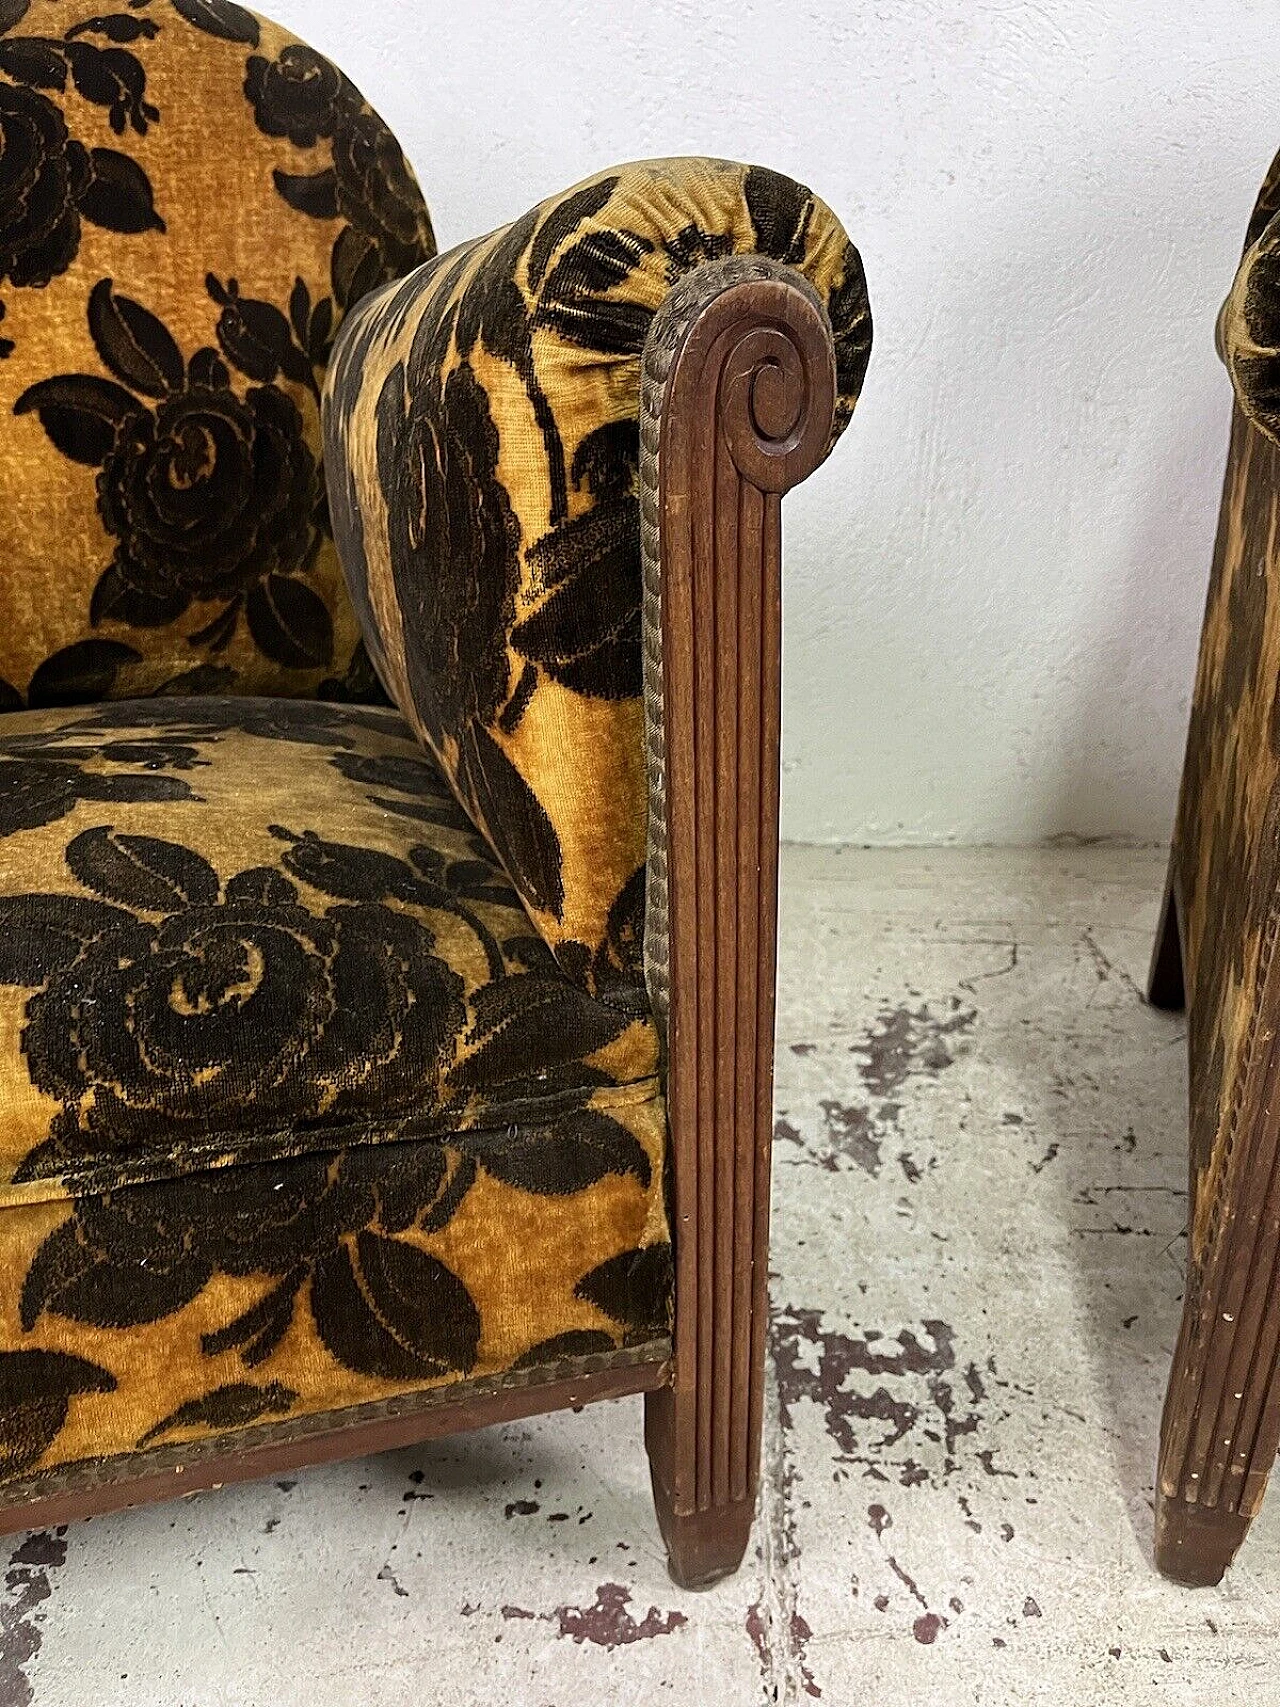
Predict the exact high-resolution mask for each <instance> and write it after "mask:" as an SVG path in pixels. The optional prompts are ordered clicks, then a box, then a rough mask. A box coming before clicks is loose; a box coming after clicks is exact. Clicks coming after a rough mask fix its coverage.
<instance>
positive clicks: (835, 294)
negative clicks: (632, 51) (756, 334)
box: [324, 159, 871, 996]
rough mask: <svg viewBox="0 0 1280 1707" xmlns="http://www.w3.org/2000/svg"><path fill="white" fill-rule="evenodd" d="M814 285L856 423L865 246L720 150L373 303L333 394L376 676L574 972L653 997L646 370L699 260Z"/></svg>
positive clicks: (334, 479)
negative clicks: (647, 938)
mask: <svg viewBox="0 0 1280 1707" xmlns="http://www.w3.org/2000/svg"><path fill="white" fill-rule="evenodd" d="M745 253H757V254H763V255H767V256H769V257H771V258H773V259H775V260H778V261H782V262H786V263H788V264H790V265H791V266H794V267H796V268H797V269H798V270H799V271H801V272H802V273H804V274H805V276H806V277H807V278H808V279H809V281H810V283H811V284H813V285H814V287H815V288H816V289H817V291H818V293H819V295H820V296H821V297H822V299H823V301H824V302H825V304H826V305H827V308H828V311H829V313H830V317H831V323H832V329H833V332H834V336H835V347H836V375H837V389H838V402H837V410H836V432H837V433H838V432H840V431H841V430H842V429H843V427H844V425H845V424H846V422H847V421H848V419H849V416H850V414H851V413H852V410H853V406H854V403H855V401H856V399H857V395H858V391H859V389H860V387H861V384H862V378H863V374H864V371H865V369H866V365H867V358H868V355H869V353H870V347H871V321H870V315H869V312H868V308H867V295H866V284H865V280H864V277H863V272H862V263H861V261H860V259H859V257H858V252H857V250H856V249H855V248H854V246H853V244H852V243H851V242H850V241H849V238H848V236H847V235H846V234H845V232H844V230H843V228H842V227H841V225H840V223H839V221H838V220H837V219H836V217H835V215H834V214H833V213H832V212H831V210H830V209H829V208H828V207H826V205H825V204H824V203H823V202H821V201H819V200H818V199H817V197H815V196H814V195H813V194H812V193H811V192H810V191H809V190H807V189H805V188H804V187H803V186H802V185H799V184H796V183H793V182H792V181H791V180H790V179H789V178H784V177H781V176H779V174H778V173H776V172H771V171H767V170H765V169H764V168H762V167H758V166H750V167H748V166H740V165H737V164H735V163H733V162H731V161H723V160H697V159H676V160H655V161H647V162H642V163H640V164H637V165H632V166H625V167H622V168H620V169H618V170H616V171H613V172H608V173H604V174H601V175H600V176H598V177H595V178H592V179H589V180H588V181H587V182H586V183H584V184H581V185H579V186H578V187H577V188H576V189H573V190H571V191H569V192H568V193H567V194H565V195H562V196H559V197H556V198H553V199H552V200H549V201H546V202H543V203H542V204H541V205H540V206H538V207H535V208H533V209H532V210H531V211H530V212H529V213H527V214H526V215H525V216H524V217H523V218H521V219H518V220H516V221H515V223H514V224H512V225H509V226H506V227H505V228H504V229H502V230H500V231H496V232H493V233H492V234H491V235H489V236H487V237H482V238H479V239H477V240H476V241H474V242H472V243H464V244H462V245H461V246H460V247H458V248H456V249H453V250H451V251H450V252H449V253H448V254H447V255H442V256H440V257H439V258H438V259H437V260H436V261H434V262H432V263H430V264H429V265H427V266H424V267H420V268H419V269H418V270H417V271H416V272H414V273H413V274H411V275H410V276H409V277H408V278H407V279H405V280H404V281H403V283H400V284H393V285H389V286H387V287H385V288H384V289H383V290H382V291H381V292H379V293H376V294H374V295H372V296H371V297H369V298H368V299H367V300H366V301H365V302H363V303H362V304H361V305H360V307H359V308H358V309H357V310H356V311H355V312H354V313H353V314H352V315H351V317H350V318H349V319H348V321H347V323H346V325H345V326H344V328H343V330H342V332H341V334H340V335H339V338H338V341H337V344H336V345H335V349H334V359H333V362H332V364H331V365H330V368H329V371H328V375H327V379H326V392H325V405H324V422H325V465H326V469H327V471H328V476H329V498H330V505H331V508H332V513H333V523H334V531H335V535H336V537H337V540H338V544H339V547H340V550H341V555H342V561H343V567H344V569H345V570H346V574H347V579H348V583H349V585H350V588H351V593H352V597H353V601H354V603H355V606H356V609H357V610H358V611H359V612H360V616H361V621H362V623H363V626H364V630H365V635H366V638H367V640H368V643H369V646H370V649H371V651H372V653H373V656H374V659H375V661H376V665H377V668H378V671H379V674H380V675H381V677H382V680H383V682H384V684H385V686H386V687H387V689H388V691H389V692H390V694H391V696H392V698H393V699H394V700H395V702H396V703H397V705H399V707H400V708H401V710H402V711H403V712H404V714H405V716H406V718H407V719H408V720H409V722H410V724H411V725H412V727H413V728H414V729H415V730H416V731H417V732H418V734H419V735H420V736H421V737H422V739H423V740H424V742H426V743H427V745H428V746H429V747H430V749H431V751H432V752H433V753H434V754H435V755H436V757H437V758H438V760H439V761H440V763H441V765H442V766H443V768H444V769H445V771H446V773H447V774H448V775H449V777H450V778H451V779H452V781H453V783H454V786H455V787H456V788H457V790H458V792H459V795H460V797H461V798H462V800H463V801H464V802H465V803H466V805H467V808H468V810H469V811H470V812H471V814H472V816H473V817H474V818H475V820H476V822H477V823H479V824H480V825H482V826H483V827H484V829H485V830H486V832H487V834H488V836H489V839H490V841H491V842H492V844H493V846H494V848H495V849H496V850H497V852H498V854H499V855H500V857H501V859H502V862H503V865H504V867H505V869H506V871H507V872H508V874H509V875H510V877H511V880H512V882H513V883H514V884H515V887H516V889H517V890H518V891H519V893H520V895H521V897H522V899H523V900H524V902H525V905H526V906H527V907H528V908H529V911H530V914H531V916H532V917H533V918H534V920H535V921H536V923H537V925H538V928H539V930H540V931H541V932H542V933H543V935H544V936H545V937H546V939H547V941H548V942H549V944H550V945H551V946H552V948H553V950H554V952H555V954H556V957H557V959H558V960H559V962H560V964H561V966H563V967H564V969H565V970H566V972H568V973H569V974H570V975H571V976H573V977H574V978H576V979H578V980H579V981H580V982H583V983H584V984H585V985H586V987H588V988H590V989H593V990H596V991H598V992H599V993H600V994H601V995H602V996H603V995H605V994H606V992H607V991H608V990H610V989H619V990H620V989H623V988H628V987H629V988H631V989H632V990H635V991H638V990H640V989H641V988H642V967H641V960H642V953H641V950H642V943H641V936H640V932H639V931H638V930H637V931H634V932H629V931H625V930H622V929H620V928H619V926H620V923H621V922H625V921H627V920H636V921H638V920H639V919H640V917H641V908H640V907H639V905H638V897H637V892H638V891H639V890H640V889H641V887H642V885H643V882H644V857H645V830H646V810H647V792H646V784H645V774H644V764H643V736H642V730H643V721H644V707H643V703H642V699H641V675H640V580H641V577H640V520H639V501H638V495H637V471H638V470H637V465H638V460H639V398H640V357H641V352H642V349H643V346H644V340H645V336H646V334H647V332H648V329H649V325H650V322H651V321H652V319H653V316H654V313H655V311H656V310H657V309H658V308H659V307H660V305H661V303H662V301H663V298H664V297H665V296H666V294H667V293H668V291H669V290H670V288H671V286H672V284H673V283H674V282H675V281H676V280H677V279H679V278H680V277H681V276H682V275H683V274H685V273H687V272H688V271H689V270H690V269H691V268H693V267H696V266H698V265H699V264H700V263H703V262H706V261H713V260H717V259H719V258H721V257H723V256H726V255H731V254H745Z"/></svg>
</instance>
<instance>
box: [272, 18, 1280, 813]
mask: <svg viewBox="0 0 1280 1707" xmlns="http://www.w3.org/2000/svg"><path fill="white" fill-rule="evenodd" d="M260 3H262V4H265V5H267V6H269V7H270V8H271V9H272V10H273V11H274V12H275V13H276V15H278V16H279V17H280V19H281V21H282V22H284V23H286V24H288V25H289V26H290V27H291V28H293V29H295V30H296V31H297V32H298V33H299V34H301V35H303V36H305V37H306V38H307V39H309V40H310V41H311V42H312V43H313V44H314V45H315V46H317V47H319V48H322V49H324V50H326V51H328V52H329V53H331V54H332V55H333V56H334V57H335V58H336V59H338V60H339V62H340V63H341V64H342V65H343V67H344V68H345V69H346V70H347V71H348V72H349V73H350V74H351V76H352V77H353V78H354V79H355V80H356V82H357V83H359V84H360V85H361V87H362V88H363V89H364V91H365V93H366V94H367V95H368V96H369V97H370V98H371V99H372V100H373V101H374V103H375V105H377V106H378V107H379V109H380V110H381V111H382V113H383V115H384V116H385V117H386V118H387V120H388V121H389V122H390V123H391V124H392V126H393V127H394V128H395V130H396V131H397V133H398V134H399V136H400V137H401V138H402V140H403V141H404V143H405V145H406V148H407V151H408V153H409V155H410V157H411V158H412V160H413V162H414V164H415V166H416V167H417V169H418V172H419V175H420V177H421V179H422V182H423V185H424V188H425V190H426V193H427V197H428V200H429V201H430V203H431V206H432V210H433V213H434V216H435V220H436V226H437V231H438V234H439V236H440V239H441V243H442V246H447V245H448V244H449V243H452V242H455V241H457V240H458V239H459V238H461V237H463V236H466V235H469V234H471V233H474V232H479V231H483V230H487V229H489V228H490V227H491V226H493V225H495V224H498V223H500V222H502V221H505V220H506V219H509V218H511V217H513V216H514V215H516V214H517V213H520V212H522V211H523V210H524V208H525V207H526V206H528V205H529V204H530V203H531V202H533V201H535V200H538V199H540V198H541V197H542V196H543V195H546V194H549V193H550V192H551V191H553V190H555V189H558V188H561V187H564V186H567V185H568V184H570V183H572V182H573V181H575V180H576V179H578V178H580V177H582V176H585V175H586V174H587V173H588V172H591V171H594V170H596V169H598V168H601V167H604V166H607V165H609V164H613V163H616V162H619V161H623V160H628V159H635V158H638V157H642V156H645V155H652V154H666V153H686V152H687V153H695V152H707V153H715V154H725V155H732V156H736V157H738V158H742V159H746V160H757V161H760V162H763V163H766V164H768V165H771V166H775V167H777V168H779V169H781V170H784V171H789V172H791V173H793V174H794V175H795V176H797V177H799V178H801V179H803V180H804V181H805V182H807V183H809V184H811V185H812V186H813V187H814V188H815V189H816V190H818V191H819V192H820V193H821V194H822V195H823V196H825V197H826V199H827V200H828V201H829V202H830V203H831V204H832V206H833V207H834V208H835V209H836V210H837V212H838V213H840V214H841V215H842V217H843V218H844V220H845V222H846V224H847V225H848V228H849V230H850V233H851V234H852V236H853V238H854V241H855V242H856V243H857V244H858V245H859V247H860V248H861V250H862V253H863V257H864V260H865V262H866V268H867V274H868V278H869V281H870V286H871V292H872V306H873V311H874V314H875V320H876V335H875V347H874V351H873V354H872V360H871V369H870V373H869V376H868V381H867V386H866V390H865V392H864V396H863V402H862V405H861V407H860V409H859V411H858V414H857V416H856V418H855V420H854V423H853V426H852V427H851V428H850V430H849V433H848V435H847V436H846V438H845V440H844V442H843V443H842V445H841V447H840V449H839V450H838V451H837V453H836V455H835V457H834V458H833V460H832V462H831V463H830V464H828V466H827V467H826V468H825V469H823V470H822V471H821V472H820V473H819V474H818V475H817V476H815V477H814V479H813V480H811V481H810V482H809V484H808V485H807V486H805V487H804V488H802V489H801V491H800V492H798V493H797V494H796V495H795V496H793V497H792V499H791V500H790V501H789V514H788V525H787V609H786V619H787V630H786V634H787V639H786V648H787V650H786V669H787V676H786V682H787V686H786V730H785V748H784V751H785V763H786V767H787V776H786V778H785V786H784V814H785V825H784V827H785V830H786V832H787V833H788V834H789V835H791V836H793V837H798V838H804V839H813V840H828V839H838V840H845V839H852V840H858V841H875V842H881V841H883V842H896V841H904V842H912V841H923V842H933V841H953V840H954V841H979V842H986V841H1015V842H1016V841H1035V840H1039V839H1041V838H1043V837H1048V836H1054V835H1059V834H1063V833H1076V834H1079V835H1089V836H1092V835H1106V836H1133V837H1139V838H1142V839H1145V840H1154V839H1159V838H1162V837H1163V836H1164V835H1165V834H1166V833H1167V829H1168V822H1169V816H1170V812H1171V809H1172V802H1173V796H1174V790H1175V786H1176V776H1177V769H1178V765H1179V762H1180V757H1181V745H1182V729H1183V722H1184V718H1185V715H1186V708H1187V700H1188V691H1189V684H1190V678H1191V672H1192V668H1193V662H1194V647H1195V636H1196V631H1197V627H1198V623H1199V617H1200V609H1201V603H1202V598H1203V589H1204V583H1205V576H1206V573H1207V569H1208V559H1209V553H1210V549H1211V544H1212V535H1213V522H1214V513H1215V508H1216V498H1217V489H1218V486H1219V482H1220V478H1221V467H1222V457H1223V451H1224V445H1225V433H1226V423H1227V416H1228V390H1227V385H1226V381H1225V378H1224V376H1223V374H1222V371H1221V369H1220V368H1219V367H1218V364H1217V362H1216V359H1215V357H1214V354H1213V344H1212V327H1213V319H1214V314H1215V312H1216V309H1217V306H1218V303H1219V301H1220V299H1221V297H1222V295H1223V294H1224V293H1225V291H1226V288H1227V286H1228V284H1229V282H1230V278H1231V275H1232V272H1233V269H1234V262H1235V258H1236V256H1237V253H1238V249H1239V242H1240V237H1241V235H1242V232H1243V228H1244V223H1245V220H1246V218H1247V214H1248V211H1249V207H1250V205H1251V202H1252V198H1253V195H1254V192H1255V190H1256V187H1257V185H1258V182H1259V181H1260V179H1261V176H1262V173H1263V171H1264V169H1265V167H1266V164H1267V162H1268V160H1269V159H1270V157H1271V154H1272V152H1273V151H1274V150H1275V148H1276V147H1277V146H1280V58H1278V56H1277V54H1276V25H1277V21H1280V8H1278V5H1277V0H1109V3H1108V0H1040V3H1032V0H1021V3H1020V0H858V3H856V4H854V3H851V0H783V3H778V4H759V3H754V4H753V3H751V0H592V3H590V4H586V3H582V0H528V3H519V4H499V3H497V0H425V3H424V0H366V3H365V4H362V5H359V6H355V7H353V6H352V4H351V0H260Z"/></svg>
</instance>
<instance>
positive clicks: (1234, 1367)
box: [1156, 980, 1280, 1586]
mask: <svg viewBox="0 0 1280 1707" xmlns="http://www.w3.org/2000/svg"><path fill="white" fill-rule="evenodd" d="M1268 984H1270V980H1268ZM1269 995H1270V991H1268V992H1267V993H1266V994H1264V995H1263V996H1262V998H1261V1001H1262V1004H1263V1005H1262V1007H1261V1009H1260V1012H1259V1014H1258V1015H1256V1016H1255V1031H1256V1034H1257V1036H1258V1037H1259V1039H1260V1042H1259V1045H1258V1051H1257V1053H1258V1060H1257V1063H1256V1071H1255V1072H1253V1073H1250V1074H1249V1075H1248V1080H1249V1081H1250V1082H1249V1084H1248V1085H1247V1086H1246V1088H1244V1089H1243V1090H1242V1091H1241V1092H1240V1093H1239V1094H1238V1095H1235V1096H1233V1098H1232V1108H1231V1111H1230V1113H1229V1115H1228V1123H1227V1126H1226V1128H1225V1131H1224V1134H1223V1136H1222V1139H1221V1142H1220V1148H1219V1154H1218V1156H1217V1158H1216V1172H1215V1173H1214V1175H1213V1176H1212V1179H1211V1180H1210V1181H1207V1182H1206V1181H1204V1180H1202V1181H1201V1184H1200V1191H1201V1193H1202V1194H1206V1193H1207V1194H1208V1195H1207V1201H1204V1202H1201V1203H1199V1204H1196V1203H1193V1204H1192V1240H1193V1245H1194V1246H1195V1247H1196V1253H1195V1254H1193V1256H1192V1259H1191V1260H1190V1262H1189V1265H1188V1275H1187V1292H1186V1299H1185V1302H1184V1304H1183V1312H1182V1328H1181V1332H1180V1334H1179V1336H1178V1347H1177V1351H1176V1352H1175V1354H1174V1360H1173V1368H1172V1371H1171V1374H1170V1377H1169V1390H1168V1395H1167V1397H1166V1400H1165V1409H1164V1419H1163V1422H1162V1425H1161V1431H1160V1463H1159V1475H1158V1479H1157V1488H1156V1499H1157V1505H1156V1563H1157V1564H1158V1566H1159V1568H1160V1569H1161V1570H1162V1571H1163V1572H1164V1573H1165V1574H1166V1575H1167V1576H1170V1577H1173V1578H1175V1579H1176V1580H1177V1581H1178V1582H1183V1583H1188V1584H1191V1585H1193V1586H1201V1585H1206V1584H1211V1583H1216V1582H1218V1581H1219V1580H1220V1579H1221V1577H1222V1573H1223V1572H1224V1571H1225V1570H1226V1568H1227V1566H1228V1565H1229V1564H1230V1562H1231V1559H1232V1557H1233V1555H1234V1553H1235V1551H1236V1549H1237V1548H1238V1547H1239V1545H1240V1543H1241V1542H1242V1541H1243V1540H1244V1537H1245V1534H1246V1532H1247V1530H1248V1527H1249V1524H1250V1521H1251V1520H1252V1519H1253V1517H1254V1516H1255V1514H1256V1513H1257V1511H1258V1508H1259V1506H1260V1505H1261V1503H1262V1496H1263V1494H1264V1492H1265V1490H1266V1484H1267V1477H1268V1474H1269V1473H1270V1470H1271V1466H1272V1463H1273V1462H1274V1460H1275V1456H1276V1450H1277V1447H1278V1446H1280V1120H1278V1119H1277V1118H1276V1110H1277V1108H1278V1107H1280V1050H1278V1049H1277V1048H1276V1046H1275V1036H1276V1027H1275V1024H1274V1020H1268V1019H1267V1018H1266V1013H1267V1011H1268V1008H1269V1006H1270V1003H1269V1000H1268V997H1269Z"/></svg>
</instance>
